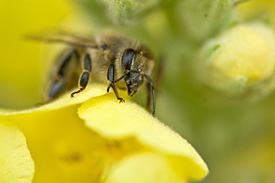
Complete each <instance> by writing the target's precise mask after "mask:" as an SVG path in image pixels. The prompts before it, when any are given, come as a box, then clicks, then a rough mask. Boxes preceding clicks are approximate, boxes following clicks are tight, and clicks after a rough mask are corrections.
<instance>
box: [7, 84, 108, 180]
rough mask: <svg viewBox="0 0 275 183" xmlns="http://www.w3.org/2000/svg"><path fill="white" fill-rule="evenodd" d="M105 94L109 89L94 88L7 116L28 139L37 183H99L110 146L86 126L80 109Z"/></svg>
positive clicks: (104, 87)
mask: <svg viewBox="0 0 275 183" xmlns="http://www.w3.org/2000/svg"><path fill="white" fill-rule="evenodd" d="M103 93H106V86H104V85H97V84H93V85H89V86H88V87H87V90H85V91H84V92H82V93H81V94H80V95H76V96H75V98H71V97H70V92H68V93H67V94H65V95H64V96H62V97H61V98H59V99H58V100H56V101H54V102H52V103H49V104H47V105H44V106H41V107H38V108H34V109H30V110H26V111H20V112H13V113H8V114H5V116H3V118H6V119H8V120H10V121H11V122H13V123H15V124H16V125H17V126H18V127H19V129H20V130H21V131H22V132H23V133H24V135H25V136H26V138H27V139H28V147H29V150H30V152H31V154H32V157H33V160H34V163H35V166H36V172H35V175H34V178H33V182H39V183H43V182H45V183H48V182H53V183H54V182H56V183H60V182H72V183H73V182H98V180H99V178H100V177H101V172H102V170H103V169H104V166H105V164H104V161H105V159H104V157H105V155H104V153H105V151H106V152H107V150H105V149H106V148H105V143H106V142H105V141H104V139H102V138H101V137H100V136H98V135H96V134H95V133H93V132H91V131H90V130H89V129H87V128H86V127H85V126H84V124H83V121H82V120H80V119H79V117H78V115H77V108H78V107H79V103H81V102H83V101H85V100H87V99H89V98H90V97H93V96H97V95H102V94H103Z"/></svg>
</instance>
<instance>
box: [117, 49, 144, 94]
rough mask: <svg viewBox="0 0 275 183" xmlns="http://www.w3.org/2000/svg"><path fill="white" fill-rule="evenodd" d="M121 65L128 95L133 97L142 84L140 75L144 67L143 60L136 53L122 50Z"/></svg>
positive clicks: (130, 50) (131, 50)
mask: <svg viewBox="0 0 275 183" xmlns="http://www.w3.org/2000/svg"><path fill="white" fill-rule="evenodd" d="M121 63H122V65H123V68H124V72H125V83H126V86H127V90H128V95H129V96H133V95H134V94H135V93H136V91H137V90H138V89H139V87H140V86H141V84H142V83H143V75H142V74H141V72H142V68H143V67H144V63H143V60H142V59H141V58H140V55H139V53H138V52H136V51H135V50H133V49H131V48H129V49H126V50H124V52H123V55H122V60H121Z"/></svg>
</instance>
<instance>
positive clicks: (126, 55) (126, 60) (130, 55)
mask: <svg viewBox="0 0 275 183" xmlns="http://www.w3.org/2000/svg"><path fill="white" fill-rule="evenodd" d="M134 57H135V51H134V50H133V49H126V50H125V51H124V52H123V55H122V63H123V66H124V68H125V69H126V70H130V68H131V65H132V62H133V60H134Z"/></svg>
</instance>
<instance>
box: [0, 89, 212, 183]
mask: <svg viewBox="0 0 275 183" xmlns="http://www.w3.org/2000/svg"><path fill="white" fill-rule="evenodd" d="M1 119H3V120H8V121H9V123H10V124H14V125H17V126H18V128H19V129H20V130H21V131H22V132H23V134H24V135H25V137H26V139H27V145H28V148H29V151H30V153H31V155H32V159H33V161H34V164H35V167H36V169H35V174H34V179H33V182H39V183H41V182H104V183H105V182H106V183H124V182H133V183H134V182H144V183H147V182H148V183H154V182H156V183H162V182H163V183H166V182H186V181H188V180H199V179H201V178H203V177H204V176H205V175H206V174H207V173H208V168H207V166H206V164H205V163H204V161H203V160H202V159H201V157H200V156H199V155H198V153H197V152H196V151H195V149H194V148H193V147H192V146H191V145H190V144H189V143H188V142H187V141H186V140H184V139H183V138H182V137H180V136H179V135H178V134H176V133H175V132H173V131H172V130H171V129H169V128H168V127H167V126H165V125H163V124H162V123H160V122H159V121H158V120H157V119H156V118H155V117H153V116H152V115H151V114H150V113H149V112H147V111H146V110H145V109H143V108H141V107H139V106H138V105H136V104H134V103H132V102H130V101H129V100H126V102H125V103H121V104H119V102H118V101H117V100H116V98H115V97H114V94H113V93H110V94H106V86H105V85H99V84H92V85H89V86H88V88H87V90H85V91H84V92H83V93H81V94H79V95H78V96H76V97H75V98H70V95H69V93H67V94H65V95H64V96H63V97H61V98H60V99H58V100H56V101H54V102H52V103H50V104H47V105H44V106H41V107H39V108H35V109H30V110H26V111H21V112H5V113H2V116H1ZM137 171H138V172H137Z"/></svg>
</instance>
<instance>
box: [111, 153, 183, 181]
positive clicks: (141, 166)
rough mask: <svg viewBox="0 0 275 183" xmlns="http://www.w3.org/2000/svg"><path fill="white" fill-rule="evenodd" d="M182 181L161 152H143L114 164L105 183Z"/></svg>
mask: <svg viewBox="0 0 275 183" xmlns="http://www.w3.org/2000/svg"><path fill="white" fill-rule="evenodd" d="M129 182H131V183H141V182H142V183H168V182H169V183H170V182H171V183H173V182H178V183H183V182H185V180H182V181H179V177H178V176H177V174H176V172H175V171H174V170H173V169H172V167H171V166H170V162H169V161H168V159H167V158H166V157H165V156H164V155H161V154H157V153H153V152H143V153H138V154H134V155H132V156H129V157H126V158H125V159H123V160H121V161H120V162H119V163H118V164H116V165H114V166H113V167H112V168H111V170H110V172H109V174H108V176H107V177H106V183H129Z"/></svg>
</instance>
